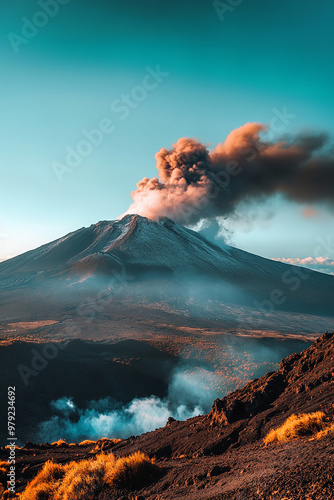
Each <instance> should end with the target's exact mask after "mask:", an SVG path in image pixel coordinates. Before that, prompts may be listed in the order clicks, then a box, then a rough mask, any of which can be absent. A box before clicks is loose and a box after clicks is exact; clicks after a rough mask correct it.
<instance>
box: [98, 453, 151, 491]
mask: <svg viewBox="0 0 334 500" xmlns="http://www.w3.org/2000/svg"><path fill="white" fill-rule="evenodd" d="M159 471H160V469H159V467H158V466H157V465H155V464H154V463H153V462H152V460H151V459H150V458H149V457H148V456H147V455H145V454H144V453H141V452H140V451H137V452H135V453H133V454H132V455H129V456H128V457H122V458H119V459H118V460H117V461H116V463H115V465H114V467H113V468H112V469H111V470H108V471H107V474H106V478H105V479H106V483H107V484H109V485H110V486H116V487H118V488H137V487H139V486H141V485H142V484H144V483H146V482H148V481H150V480H151V479H153V478H154V477H155V476H156V475H157V474H158V473H159Z"/></svg>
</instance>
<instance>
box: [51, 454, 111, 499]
mask: <svg viewBox="0 0 334 500" xmlns="http://www.w3.org/2000/svg"><path fill="white" fill-rule="evenodd" d="M114 464H115V457H114V455H112V454H111V455H99V456H98V457H96V460H82V461H80V462H77V463H76V462H72V463H71V464H69V466H68V470H67V473H66V474H65V476H64V479H63V481H62V482H61V485H60V487H59V489H58V491H57V494H56V496H55V500H81V499H89V498H93V496H94V493H95V492H96V491H98V490H100V489H101V488H102V487H103V485H104V484H105V479H104V478H105V475H106V472H107V469H109V468H112V467H113V466H114Z"/></svg>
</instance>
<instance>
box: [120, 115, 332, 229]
mask: <svg viewBox="0 0 334 500" xmlns="http://www.w3.org/2000/svg"><path fill="white" fill-rule="evenodd" d="M266 130H267V127H266V126H265V125H263V124H261V123H246V124H245V125H243V126H242V127H240V128H238V129H235V130H233V131H232V132H231V133H230V134H229V135H228V137H227V138H226V140H225V142H224V143H220V144H218V145H217V146H216V147H215V148H214V149H213V150H211V151H209V150H208V148H207V147H206V146H205V145H203V144H201V143H200V142H198V141H197V140H195V139H189V138H181V139H179V140H178V141H177V142H176V143H175V144H173V148H172V149H170V150H168V149H165V148H162V149H161V150H160V151H159V152H158V153H157V154H156V155H155V158H156V167H157V170H158V177H153V178H152V179H149V178H148V177H144V178H143V179H142V180H141V181H140V182H139V183H138V184H137V189H136V190H135V191H133V192H132V193H131V196H132V199H133V203H132V205H131V206H130V207H129V209H128V211H127V213H137V214H139V215H143V216H146V217H148V218H151V219H156V218H158V217H161V216H166V217H170V218H172V219H173V220H175V221H176V222H179V223H181V224H196V223H197V222H198V221H200V220H201V219H212V218H214V217H227V216H230V215H233V214H234V213H235V211H236V209H237V207H238V206H239V204H241V203H243V204H244V203H251V202H254V201H263V200H267V199H268V198H270V197H271V196H273V195H275V194H281V195H282V196H284V197H285V198H286V199H288V200H291V201H295V202H298V203H306V204H313V203H325V204H327V205H328V206H330V207H331V208H333V205H334V203H333V202H334V190H333V186H334V152H333V148H332V146H331V144H330V141H329V138H328V137H327V135H325V134H300V135H296V136H287V135H286V136H284V137H282V138H281V139H280V140H278V141H276V142H272V141H269V140H265V139H263V138H262V137H261V135H264V136H265V133H266Z"/></svg>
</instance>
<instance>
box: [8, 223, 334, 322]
mask: <svg viewBox="0 0 334 500" xmlns="http://www.w3.org/2000/svg"><path fill="white" fill-rule="evenodd" d="M123 271H124V272H125V273H126V275H127V276H133V277H134V278H133V279H132V280H131V283H132V289H133V287H134V286H135V284H136V283H138V282H143V281H145V282H146V283H147V282H148V281H151V282H152V281H154V285H155V288H154V287H151V290H150V292H151V291H153V289H154V290H155V291H156V290H157V288H156V287H157V286H158V287H160V288H159V293H160V292H162V295H163V296H164V297H165V298H164V300H167V301H170V297H167V298H166V290H167V288H166V287H165V288H164V289H163V290H162V289H161V286H162V284H164V285H168V286H169V290H170V291H171V292H170V291H169V292H168V293H172V296H171V300H172V301H174V300H175V283H178V285H180V286H181V287H183V291H182V293H183V295H182V297H180V299H181V300H182V301H184V300H187V294H188V293H189V292H188V290H189V289H190V288H191V289H192V290H196V291H198V292H200V293H201V300H208V301H209V302H210V301H211V302H212V300H216V297H218V299H217V300H220V301H223V302H226V301H228V302H231V300H232V299H233V301H234V303H237V304H240V303H247V304H249V303H251V304H252V305H253V304H254V303H255V301H257V303H262V302H263V301H266V302H265V304H267V303H268V299H269V305H270V307H271V309H272V307H274V309H277V308H278V309H279V308H280V306H281V305H283V308H284V307H285V308H288V309H289V310H293V311H297V310H299V311H302V312H305V311H307V312H308V313H313V314H317V315H319V314H326V315H328V314H329V315H331V314H332V303H333V300H334V288H333V284H334V280H333V277H332V276H329V275H325V274H321V273H316V272H314V271H311V270H308V269H302V270H301V269H300V268H296V267H294V266H290V265H288V264H282V263H281V262H275V261H272V260H269V259H265V258H262V257H259V256H256V255H253V254H250V253H248V252H245V251H242V250H239V249H237V248H233V247H229V246H227V245H224V244H222V246H221V247H220V246H217V245H215V244H214V243H211V242H210V241H208V240H207V239H206V238H204V237H203V236H202V235H201V234H199V233H197V232H195V231H192V230H191V229H188V228H186V227H184V226H182V225H180V224H176V223H174V222H173V221H172V220H170V219H168V218H166V217H163V218H160V219H158V220H155V221H152V220H150V219H147V218H146V217H141V216H139V215H126V216H124V217H122V218H121V219H118V220H115V221H100V222H98V223H97V224H93V225H91V226H89V227H87V228H81V229H79V230H77V231H74V232H72V233H69V234H67V235H66V236H64V237H62V238H59V239H58V240H55V241H53V242H51V243H48V244H46V245H43V246H41V247H39V248H37V249H35V250H31V251H29V252H26V253H24V254H22V255H19V256H18V257H15V258H13V259H10V260H8V261H5V262H2V263H0V283H1V284H0V290H4V291H6V290H7V291H8V290H16V289H18V288H22V287H24V288H25V289H26V288H29V287H35V288H36V287H38V288H39V289H40V287H41V286H42V284H44V285H46V284H52V285H54V284H55V280H58V282H59V285H60V286H61V287H68V286H72V285H73V284H74V285H76V284H80V286H84V285H85V284H87V285H89V286H90V285H91V284H92V286H93V285H94V286H95V285H97V286H99V287H101V282H100V280H101V278H102V279H105V280H106V281H107V282H108V281H110V278H111V277H112V276H113V275H114V273H115V272H118V273H119V272H123ZM94 280H95V281H94ZM58 282H57V283H58ZM44 285H43V286H44ZM180 291H181V289H180ZM273 293H274V298H273V299H272V294H273ZM277 294H278V299H277V300H276V298H277ZM160 296H161V295H160ZM145 297H146V295H145V293H144V292H143V290H142V291H141V299H143V300H146V299H145ZM147 300H148V301H149V302H152V301H154V300H155V298H154V297H153V296H152V294H151V295H150V297H149V298H148V299H147ZM159 300H160V299H159ZM185 307H187V306H185ZM256 308H257V309H258V306H257V305H256Z"/></svg>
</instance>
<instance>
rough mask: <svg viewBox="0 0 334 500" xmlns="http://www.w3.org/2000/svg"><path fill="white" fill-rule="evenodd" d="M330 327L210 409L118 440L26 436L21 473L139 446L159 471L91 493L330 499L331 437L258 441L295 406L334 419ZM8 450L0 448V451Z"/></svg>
mask: <svg viewBox="0 0 334 500" xmlns="http://www.w3.org/2000/svg"><path fill="white" fill-rule="evenodd" d="M333 360H334V334H333V333H332V334H328V333H326V334H325V335H324V336H323V337H321V338H320V339H318V340H317V341H316V342H315V343H314V344H312V345H311V346H310V347H309V348H308V349H306V350H305V351H303V352H302V353H301V354H293V355H290V356H288V357H287V358H286V359H284V360H283V361H282V362H281V364H280V367H279V369H278V370H277V371H276V372H272V373H268V374H267V375H265V376H264V377H262V378H260V379H258V380H254V381H252V382H249V383H248V384H247V385H246V386H245V387H244V388H243V389H241V390H239V391H236V392H235V393H232V394H230V395H228V396H226V397H224V398H223V399H222V400H216V401H215V403H214V405H213V408H212V411H211V413H210V414H209V415H204V416H199V417H195V418H192V419H189V420H187V421H185V422H178V421H175V420H169V421H168V422H167V424H166V426H165V427H163V428H161V429H158V430H156V431H154V432H151V433H146V434H143V435H141V436H138V437H134V436H132V437H130V438H129V439H126V440H122V441H120V442H118V443H115V442H113V441H112V440H100V441H98V442H97V443H87V444H86V445H85V446H78V445H77V446H68V445H63V446H60V447H59V446H58V447H57V446H51V445H47V444H45V445H40V446H38V445H33V444H31V443H28V444H27V445H26V446H25V447H24V448H23V449H22V450H20V457H21V460H22V462H21V465H22V466H24V469H23V470H24V475H23V477H22V479H21V481H20V484H19V489H21V490H22V488H23V487H24V485H25V483H26V481H27V480H29V479H31V478H32V477H34V475H35V474H36V472H37V470H38V469H39V467H40V466H41V464H42V463H43V462H45V461H46V460H48V459H50V458H54V459H55V460H56V461H58V462H61V463H67V462H70V461H71V460H80V459H83V458H88V457H91V456H92V454H93V456H94V454H96V453H99V452H101V450H103V452H104V453H109V452H111V451H112V452H113V453H114V454H115V455H116V456H125V455H128V454H129V453H133V452H134V451H137V450H141V451H143V452H145V453H147V454H148V455H149V456H150V457H155V459H156V463H157V464H158V465H159V466H160V467H161V468H162V475H161V477H160V478H158V479H157V480H156V482H153V484H151V485H148V486H147V487H144V488H141V489H139V490H138V491H135V492H134V491H117V490H116V491H115V490H114V489H111V488H107V487H105V488H102V489H101V490H100V491H98V492H97V493H96V495H95V496H94V498H96V499H99V500H102V499H107V498H109V499H114V498H115V499H116V498H133V497H137V498H147V499H152V500H153V499H157V498H161V499H166V500H167V499H181V498H182V499H198V500H199V499H202V500H203V499H211V500H255V499H260V500H282V499H283V498H286V499H288V500H292V499H293V500H305V499H306V498H310V499H314V500H333V498H334V495H333V479H334V477H333V455H334V446H333V436H327V437H326V436H325V437H322V438H321V439H310V437H309V436H305V437H304V438H301V439H300V440H294V441H291V442H287V443H283V444H279V443H278V444H271V445H267V446H266V445H264V443H263V438H264V436H266V435H267V433H268V431H269V430H270V429H272V428H274V427H277V426H279V425H282V423H283V422H284V421H285V420H286V419H287V417H289V416H290V415H291V414H293V413H299V412H315V411H319V410H321V411H323V412H324V413H325V414H326V417H327V419H328V422H329V423H330V422H333V421H334V407H333V399H334V368H333ZM6 452H7V450H5V449H1V452H0V453H1V455H0V458H2V457H5V454H6Z"/></svg>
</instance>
